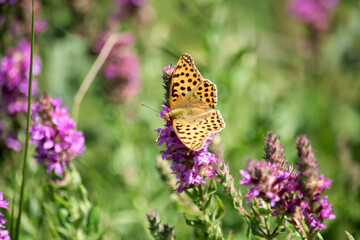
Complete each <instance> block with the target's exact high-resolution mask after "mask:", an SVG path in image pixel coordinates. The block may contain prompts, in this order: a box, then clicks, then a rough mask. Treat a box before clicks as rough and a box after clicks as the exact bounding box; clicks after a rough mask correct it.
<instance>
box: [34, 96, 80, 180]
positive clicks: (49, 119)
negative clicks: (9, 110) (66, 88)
mask: <svg viewBox="0 0 360 240" xmlns="http://www.w3.org/2000/svg"><path fill="white" fill-rule="evenodd" d="M32 119H33V120H34V121H35V124H34V125H32V126H31V127H30V137H31V139H30V143H31V144H36V145H37V146H36V153H37V155H36V156H35V158H36V159H37V161H38V162H41V163H44V164H45V165H46V166H47V171H48V172H51V171H54V172H55V173H56V174H57V175H62V174H63V168H65V167H66V166H68V165H69V163H70V161H71V160H72V159H74V158H75V156H79V155H81V154H82V152H83V151H84V149H85V145H84V142H85V140H84V136H83V133H82V132H81V131H76V130H75V126H76V123H75V122H74V120H72V119H71V117H70V115H69V113H68V110H67V108H66V107H61V99H60V98H52V97H51V96H49V95H47V94H46V93H44V94H43V95H41V96H40V97H39V101H38V102H36V103H34V106H33V109H32Z"/></svg>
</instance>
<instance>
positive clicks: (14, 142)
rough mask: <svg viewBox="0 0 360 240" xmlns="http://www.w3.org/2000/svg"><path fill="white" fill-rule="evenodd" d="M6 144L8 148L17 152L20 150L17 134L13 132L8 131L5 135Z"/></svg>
mask: <svg viewBox="0 0 360 240" xmlns="http://www.w3.org/2000/svg"><path fill="white" fill-rule="evenodd" d="M6 145H7V146H8V148H11V149H13V150H15V151H17V152H19V151H20V150H21V143H20V141H19V140H18V138H17V134H16V133H14V132H9V133H8V134H7V137H6Z"/></svg>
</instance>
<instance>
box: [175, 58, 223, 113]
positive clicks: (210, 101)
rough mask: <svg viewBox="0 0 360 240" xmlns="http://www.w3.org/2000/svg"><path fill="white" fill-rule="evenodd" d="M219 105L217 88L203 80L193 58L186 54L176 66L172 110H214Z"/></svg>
mask: <svg viewBox="0 0 360 240" xmlns="http://www.w3.org/2000/svg"><path fill="white" fill-rule="evenodd" d="M216 103H217V88H216V85H215V84H214V83H212V82H211V81H209V80H207V79H203V78H202V76H201V74H200V72H199V71H198V70H197V68H196V66H195V63H194V60H193V58H192V57H191V56H190V55H189V54H187V53H185V54H183V55H182V56H181V57H180V59H179V61H178V63H177V64H176V67H175V70H174V73H173V75H172V79H171V86H170V109H175V108H189V107H196V108H200V109H213V108H215V107H216Z"/></svg>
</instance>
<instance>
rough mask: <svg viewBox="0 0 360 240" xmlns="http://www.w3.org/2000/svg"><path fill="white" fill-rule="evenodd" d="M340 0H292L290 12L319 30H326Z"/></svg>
mask: <svg viewBox="0 0 360 240" xmlns="http://www.w3.org/2000/svg"><path fill="white" fill-rule="evenodd" d="M337 3H338V0H291V2H290V3H289V12H290V13H292V14H294V15H295V16H296V17H297V18H299V19H300V20H301V21H304V22H305V23H308V24H310V25H311V26H312V27H313V28H315V29H317V30H320V31H321V30H326V29H327V28H328V25H329V21H330V17H331V13H332V10H333V9H334V8H335V6H336V5H337Z"/></svg>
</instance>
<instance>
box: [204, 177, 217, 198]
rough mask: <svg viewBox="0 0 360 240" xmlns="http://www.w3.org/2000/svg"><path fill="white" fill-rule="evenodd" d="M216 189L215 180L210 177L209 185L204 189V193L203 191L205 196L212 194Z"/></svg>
mask: <svg viewBox="0 0 360 240" xmlns="http://www.w3.org/2000/svg"><path fill="white" fill-rule="evenodd" d="M216 190H217V186H216V182H215V180H214V179H213V178H212V179H211V180H210V183H209V187H208V188H207V189H206V193H205V194H206V195H205V196H207V195H212V194H214V193H215V192H216Z"/></svg>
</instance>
